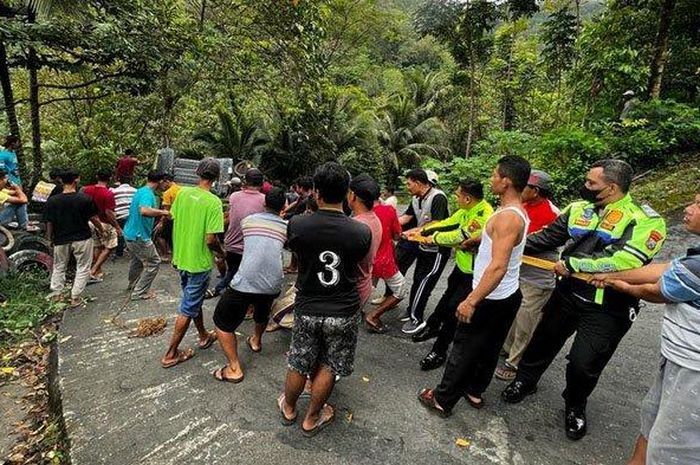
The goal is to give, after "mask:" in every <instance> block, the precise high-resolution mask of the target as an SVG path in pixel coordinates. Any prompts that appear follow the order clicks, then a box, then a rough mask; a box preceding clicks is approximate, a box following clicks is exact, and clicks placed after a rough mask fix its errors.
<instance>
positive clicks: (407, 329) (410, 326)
mask: <svg viewBox="0 0 700 465" xmlns="http://www.w3.org/2000/svg"><path fill="white" fill-rule="evenodd" d="M426 324H427V323H426V322H425V321H414V320H409V321H407V322H406V324H404V325H403V328H401V331H402V332H403V333H404V334H416V333H417V332H418V331H420V330H421V329H423V328H425V325H426Z"/></svg>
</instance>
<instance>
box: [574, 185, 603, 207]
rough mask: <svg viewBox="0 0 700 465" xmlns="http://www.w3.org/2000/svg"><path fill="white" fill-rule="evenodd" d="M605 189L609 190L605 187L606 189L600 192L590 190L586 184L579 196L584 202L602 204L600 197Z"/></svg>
mask: <svg viewBox="0 0 700 465" xmlns="http://www.w3.org/2000/svg"><path fill="white" fill-rule="evenodd" d="M605 189H607V187H604V188H602V189H599V190H594V189H589V188H587V187H586V185H585V184H584V185H583V186H581V189H580V190H579V191H578V194H579V196H580V197H581V198H582V199H583V200H586V201H588V202H593V203H596V202H600V201H601V200H602V199H599V198H598V196H599V195H600V193H601V192H603V191H604V190H605Z"/></svg>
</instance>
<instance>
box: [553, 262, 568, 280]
mask: <svg viewBox="0 0 700 465" xmlns="http://www.w3.org/2000/svg"><path fill="white" fill-rule="evenodd" d="M554 272H555V273H556V274H557V276H563V277H565V278H568V277H569V276H571V272H570V271H569V270H567V269H566V265H564V262H563V261H561V260H559V261H558V262H557V263H556V264H555V265H554Z"/></svg>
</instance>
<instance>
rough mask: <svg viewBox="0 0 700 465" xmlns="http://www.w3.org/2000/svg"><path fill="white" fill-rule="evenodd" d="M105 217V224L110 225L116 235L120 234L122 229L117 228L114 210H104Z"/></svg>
mask: <svg viewBox="0 0 700 465" xmlns="http://www.w3.org/2000/svg"><path fill="white" fill-rule="evenodd" d="M105 216H106V217H107V223H109V224H111V225H112V226H113V227H114V229H115V230H116V231H117V234H121V233H122V228H121V227H120V226H119V222H118V221H117V216H116V215H115V214H114V210H105Z"/></svg>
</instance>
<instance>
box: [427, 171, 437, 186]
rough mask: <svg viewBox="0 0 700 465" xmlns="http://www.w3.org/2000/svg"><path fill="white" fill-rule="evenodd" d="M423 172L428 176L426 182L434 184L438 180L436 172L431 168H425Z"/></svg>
mask: <svg viewBox="0 0 700 465" xmlns="http://www.w3.org/2000/svg"><path fill="white" fill-rule="evenodd" d="M425 174H426V175H427V176H428V182H430V184H432V185H433V186H436V185H437V183H438V180H439V178H438V175H437V173H436V172H435V171H433V170H425Z"/></svg>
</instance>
